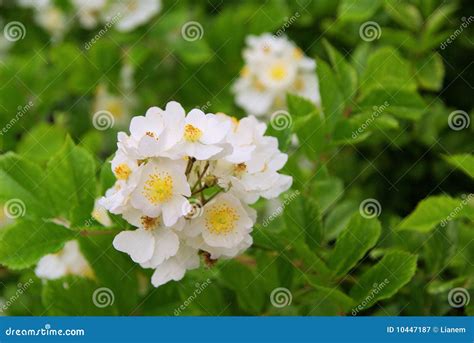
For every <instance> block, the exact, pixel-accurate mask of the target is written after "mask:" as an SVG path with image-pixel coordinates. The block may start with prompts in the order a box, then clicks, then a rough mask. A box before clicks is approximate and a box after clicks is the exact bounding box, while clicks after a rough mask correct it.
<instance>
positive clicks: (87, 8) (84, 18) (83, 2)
mask: <svg viewBox="0 0 474 343" xmlns="http://www.w3.org/2000/svg"><path fill="white" fill-rule="evenodd" d="M72 4H73V5H74V7H75V8H76V13H77V15H78V17H79V22H80V24H81V26H82V27H84V28H86V29H93V28H95V27H96V26H97V24H98V23H99V21H100V13H101V12H102V11H103V10H104V8H105V5H106V4H107V0H72Z"/></svg>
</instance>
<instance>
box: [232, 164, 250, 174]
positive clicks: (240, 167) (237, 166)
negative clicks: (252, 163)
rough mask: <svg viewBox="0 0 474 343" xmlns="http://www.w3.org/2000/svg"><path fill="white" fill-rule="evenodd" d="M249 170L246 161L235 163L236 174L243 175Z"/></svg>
mask: <svg viewBox="0 0 474 343" xmlns="http://www.w3.org/2000/svg"><path fill="white" fill-rule="evenodd" d="M246 170H247V165H246V164H245V163H239V164H235V165H234V174H235V175H236V176H241V175H242V174H243V173H245V171H246Z"/></svg>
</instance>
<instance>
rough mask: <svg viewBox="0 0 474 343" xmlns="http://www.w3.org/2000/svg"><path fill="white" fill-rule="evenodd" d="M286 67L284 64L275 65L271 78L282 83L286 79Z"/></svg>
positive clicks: (271, 70) (271, 71)
mask: <svg viewBox="0 0 474 343" xmlns="http://www.w3.org/2000/svg"><path fill="white" fill-rule="evenodd" d="M286 74H287V71H286V67H285V66H284V65H283V64H282V63H278V64H275V65H274V66H273V67H272V68H271V69H270V77H271V78H272V80H274V81H281V80H283V79H284V78H285V77H286Z"/></svg>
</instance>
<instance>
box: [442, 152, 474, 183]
mask: <svg viewBox="0 0 474 343" xmlns="http://www.w3.org/2000/svg"><path fill="white" fill-rule="evenodd" d="M444 159H445V161H446V162H448V163H449V164H451V165H452V166H454V167H455V168H458V169H460V170H462V171H463V172H464V173H466V174H467V175H469V176H470V177H472V178H474V155H472V154H458V155H452V156H444Z"/></svg>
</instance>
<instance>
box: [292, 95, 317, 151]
mask: <svg viewBox="0 0 474 343" xmlns="http://www.w3.org/2000/svg"><path fill="white" fill-rule="evenodd" d="M287 104H288V111H289V113H290V115H291V117H292V118H293V120H294V124H293V131H294V132H295V133H296V134H297V136H298V138H299V143H300V146H301V147H302V148H303V150H304V151H305V152H306V154H307V155H308V156H313V155H314V154H315V153H318V152H321V151H322V150H323V149H324V147H325V144H326V143H325V136H326V125H325V122H324V118H323V117H322V115H321V113H320V111H319V110H318V109H317V108H316V106H315V105H314V104H313V103H312V102H311V101H309V100H307V99H305V98H303V97H300V96H297V95H294V94H288V95H287Z"/></svg>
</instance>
